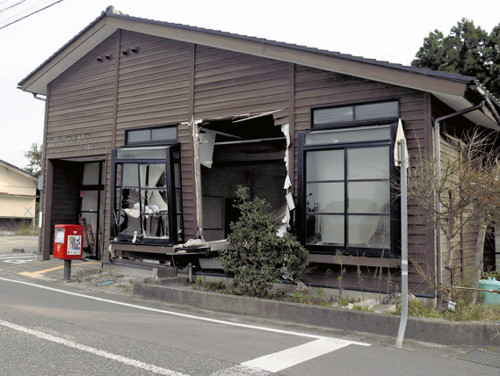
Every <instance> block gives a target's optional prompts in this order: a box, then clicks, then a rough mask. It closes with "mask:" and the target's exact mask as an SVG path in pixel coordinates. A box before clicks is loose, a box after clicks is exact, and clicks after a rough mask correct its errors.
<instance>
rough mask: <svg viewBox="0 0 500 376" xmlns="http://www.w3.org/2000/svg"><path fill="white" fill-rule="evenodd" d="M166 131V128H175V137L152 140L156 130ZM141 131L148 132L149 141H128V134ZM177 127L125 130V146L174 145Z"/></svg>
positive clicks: (164, 126) (169, 125) (160, 126)
mask: <svg viewBox="0 0 500 376" xmlns="http://www.w3.org/2000/svg"><path fill="white" fill-rule="evenodd" d="M164 128H165V129H166V128H175V137H173V138H168V139H162V140H153V136H152V134H153V131H154V130H158V129H164ZM141 131H149V140H146V141H136V142H131V141H130V140H129V138H130V136H129V134H130V133H131V132H141ZM178 132H179V130H178V126H177V124H166V125H157V126H154V127H145V128H133V129H127V130H126V131H125V145H126V146H131V147H132V146H133V147H139V146H154V145H165V144H174V143H176V142H177V137H178Z"/></svg>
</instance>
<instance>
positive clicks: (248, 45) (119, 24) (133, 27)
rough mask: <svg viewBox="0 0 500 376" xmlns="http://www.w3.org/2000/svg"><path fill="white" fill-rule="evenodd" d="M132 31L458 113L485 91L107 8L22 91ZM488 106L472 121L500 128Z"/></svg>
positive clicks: (36, 88) (499, 107) (445, 76)
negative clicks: (407, 93)
mask: <svg viewBox="0 0 500 376" xmlns="http://www.w3.org/2000/svg"><path fill="white" fill-rule="evenodd" d="M118 29H123V30H130V31H135V32H138V33H143V34H149V35H154V36H159V37H164V38H169V39H173V40H178V41H183V42H188V43H195V44H200V45H204V46H210V47H215V48H221V49H225V50H230V51H235V52H240V53H245V54H250V55H255V56H260V57H265V58H269V59H274V60H279V61H284V62H289V63H294V64H299V65H304V66H309V67H314V68H318V69H322V70H326V71H331V72H335V73H340V74H345V75H350V76H355V77H360V78H365V79H369V80H374V81H379V82H385V83H389V84H392V85H397V86H402V87H407V88H411V89H415V90H420V91H424V92H429V93H432V94H433V95H435V96H436V97H437V98H438V99H440V100H441V101H443V102H444V103H446V104H448V105H449V106H450V107H451V108H453V109H455V110H457V111H459V110H462V109H465V108H468V107H470V106H471V105H472V104H475V103H474V102H475V101H476V100H477V99H478V98H477V97H478V95H480V94H482V93H484V92H485V91H484V89H483V88H482V87H481V86H480V84H479V82H478V81H477V80H476V79H475V78H474V77H469V76H463V75H460V74H453V73H447V72H440V71H432V70H428V69H421V68H415V67H409V66H404V65H401V64H393V63H389V62H385V61H378V60H373V59H366V58H362V57H357V56H352V55H347V54H342V53H338V52H332V51H327V50H321V49H316V48H311V47H305V46H298V45H295V44H289V43H283V42H277V41H272V40H267V39H262V38H255V37H250V36H243V35H237V34H231V33H227V32H222V31H216V30H210V29H203V28H198V27H192V26H186V25H180V24H173V23H168V22H161V21H155V20H150V19H143V18H137V17H132V16H128V15H124V14H121V13H119V12H116V11H115V10H114V8H113V7H108V8H107V10H106V11H105V12H103V13H102V14H101V15H100V16H99V17H98V18H97V19H96V20H95V21H94V22H92V23H91V24H90V25H89V26H87V27H86V28H85V29H84V30H82V31H81V32H80V33H79V34H78V35H76V36H75V37H74V38H73V39H71V40H70V41H69V42H68V43H66V44H65V45H64V46H63V47H62V48H61V49H59V50H58V51H57V52H56V53H55V54H54V55H52V56H51V57H50V58H49V59H48V60H46V61H45V62H43V63H42V64H41V65H40V66H39V67H38V68H36V69H35V70H34V71H33V72H32V73H30V74H29V75H28V76H27V77H26V78H24V79H23V80H22V81H21V82H19V88H20V89H22V90H24V91H28V92H31V93H34V94H42V95H46V94H47V85H48V84H49V83H50V82H51V81H52V80H54V79H55V78H56V77H58V76H59V75H60V74H62V73H63V72H64V71H65V70H66V69H68V68H69V67H71V66H72V65H73V64H75V63H76V62H77V61H78V60H80V59H81V58H82V57H84V56H85V55H86V54H88V53H89V52H90V51H92V49H93V48H95V47H96V46H97V45H99V44H100V43H101V42H103V41H104V40H105V39H106V38H108V37H109V36H111V35H112V34H113V33H114V32H115V31H116V30H118ZM486 98H487V99H488V101H487V102H488V108H484V109H483V110H482V111H474V112H471V113H469V114H467V115H466V116H467V117H468V118H469V119H470V120H471V121H473V122H475V123H478V124H481V125H483V126H486V127H489V128H492V129H496V130H500V126H499V123H500V118H499V117H498V112H499V111H500V103H499V102H498V100H497V99H496V98H494V97H493V96H492V95H491V94H489V93H487V92H486Z"/></svg>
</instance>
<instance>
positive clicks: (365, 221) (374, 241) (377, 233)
mask: <svg viewBox="0 0 500 376" xmlns="http://www.w3.org/2000/svg"><path fill="white" fill-rule="evenodd" d="M348 219H349V224H348V239H349V244H348V246H349V247H357V248H383V249H389V247H390V240H391V239H390V217H389V216H378V215H372V216H368V215H350V216H349V217H348Z"/></svg>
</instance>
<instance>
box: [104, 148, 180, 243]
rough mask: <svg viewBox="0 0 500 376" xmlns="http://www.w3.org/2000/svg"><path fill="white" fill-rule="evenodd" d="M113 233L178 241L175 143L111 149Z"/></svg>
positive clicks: (130, 237) (122, 237)
mask: <svg viewBox="0 0 500 376" xmlns="http://www.w3.org/2000/svg"><path fill="white" fill-rule="evenodd" d="M113 164H114V169H113V172H114V177H113V179H114V182H115V190H114V192H115V197H114V200H113V202H114V207H113V213H114V218H115V223H114V235H115V237H116V238H117V239H118V240H119V241H126V242H129V241H130V242H133V243H136V242H140V243H144V244H147V243H151V244H157V243H160V244H176V243H177V242H179V241H182V211H181V208H182V206H181V205H180V193H181V192H180V167H179V166H180V157H179V152H178V150H177V147H174V146H166V147H151V148H124V149H118V150H115V153H114V162H113Z"/></svg>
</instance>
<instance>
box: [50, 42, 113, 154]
mask: <svg viewBox="0 0 500 376" xmlns="http://www.w3.org/2000/svg"><path fill="white" fill-rule="evenodd" d="M117 35H118V34H114V35H113V36H111V37H109V38H108V39H107V40H106V41H104V42H103V43H102V44H101V45H99V46H98V47H97V48H95V49H94V50H93V51H92V52H90V53H89V54H88V55H87V56H85V57H84V58H83V59H81V60H80V61H78V62H77V63H76V64H75V65H73V66H72V67H71V68H70V69H68V70H67V71H66V72H64V73H63V74H62V75H61V76H59V77H58V78H57V79H55V80H54V81H53V82H52V83H51V84H50V96H49V98H48V110H47V111H48V120H47V121H48V127H47V136H46V137H47V139H46V143H47V148H46V152H47V155H46V158H51V159H54V158H68V157H74V156H80V157H81V156H86V155H96V154H105V153H108V152H109V149H110V147H111V144H112V133H113V132H112V125H113V117H114V106H113V103H114V97H115V96H114V87H115V85H114V84H115V61H114V60H109V61H108V60H106V59H104V60H103V62H102V63H99V62H98V61H97V57H99V56H104V55H106V54H110V53H112V52H113V51H114V50H115V45H116V43H117ZM110 56H111V58H112V59H116V56H115V55H113V54H111V55H110Z"/></svg>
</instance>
